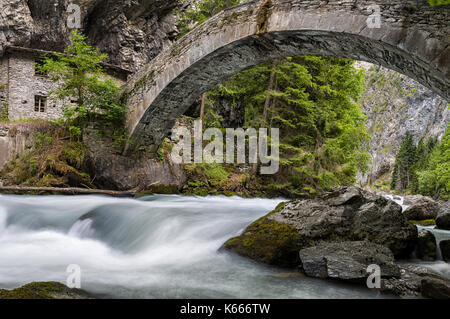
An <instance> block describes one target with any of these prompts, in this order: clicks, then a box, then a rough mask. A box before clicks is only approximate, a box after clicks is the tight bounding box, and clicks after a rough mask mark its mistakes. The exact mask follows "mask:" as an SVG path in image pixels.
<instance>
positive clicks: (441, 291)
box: [421, 278, 450, 299]
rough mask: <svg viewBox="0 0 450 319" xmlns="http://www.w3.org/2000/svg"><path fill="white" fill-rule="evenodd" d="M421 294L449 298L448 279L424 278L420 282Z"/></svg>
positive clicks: (449, 283)
mask: <svg viewBox="0 0 450 319" xmlns="http://www.w3.org/2000/svg"><path fill="white" fill-rule="evenodd" d="M421 286H422V295H423V296H424V297H428V298H432V299H450V280H446V279H443V278H442V279H438V278H424V279H423V280H422V282H421Z"/></svg>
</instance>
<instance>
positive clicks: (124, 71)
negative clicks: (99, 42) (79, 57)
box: [0, 46, 133, 75]
mask: <svg viewBox="0 0 450 319" xmlns="http://www.w3.org/2000/svg"><path fill="white" fill-rule="evenodd" d="M4 52H5V53H6V52H9V53H11V52H25V53H30V54H34V55H43V54H49V55H55V54H56V53H61V52H56V51H46V50H40V49H32V48H25V47H18V46H7V47H5V50H4ZM0 57H1V54H0ZM100 64H101V65H102V66H103V67H104V68H106V69H109V70H111V71H115V72H118V73H122V74H125V75H129V74H132V73H133V72H132V71H130V70H127V69H124V68H121V67H120V66H117V65H114V64H109V63H105V62H101V63H100Z"/></svg>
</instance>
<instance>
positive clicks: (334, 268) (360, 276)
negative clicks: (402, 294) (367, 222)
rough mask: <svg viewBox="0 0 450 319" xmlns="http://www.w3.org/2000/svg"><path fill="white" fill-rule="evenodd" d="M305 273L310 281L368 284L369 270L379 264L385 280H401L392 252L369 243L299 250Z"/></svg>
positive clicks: (341, 244)
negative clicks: (346, 281) (326, 280)
mask: <svg viewBox="0 0 450 319" xmlns="http://www.w3.org/2000/svg"><path fill="white" fill-rule="evenodd" d="M299 254H300V260H301V263H302V268H303V271H304V272H305V273H306V274H307V275H308V276H311V277H318V278H335V279H342V280H349V281H355V282H359V281H361V282H362V281H365V280H366V278H367V277H368V275H369V274H370V273H368V272H367V267H368V266H369V265H372V264H376V265H378V266H380V268H381V276H382V277H388V278H391V277H400V269H399V268H398V266H397V265H396V264H395V263H394V256H393V254H392V252H391V251H390V250H389V248H386V247H384V246H381V245H378V244H374V243H371V242H367V241H346V242H340V243H321V244H319V245H317V246H313V247H309V248H305V249H302V250H300V253H299Z"/></svg>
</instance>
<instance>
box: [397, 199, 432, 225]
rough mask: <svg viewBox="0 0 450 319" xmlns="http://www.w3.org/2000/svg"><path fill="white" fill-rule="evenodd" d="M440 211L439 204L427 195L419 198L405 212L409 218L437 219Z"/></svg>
mask: <svg viewBox="0 0 450 319" xmlns="http://www.w3.org/2000/svg"><path fill="white" fill-rule="evenodd" d="M438 213H439V204H438V203H437V202H435V201H434V200H432V199H431V198H427V197H423V198H421V199H419V200H418V201H416V202H415V203H414V204H413V205H411V206H409V207H408V208H407V209H406V210H405V211H404V212H403V214H404V215H405V217H406V218H407V219H408V220H425V219H436V217H437V215H438Z"/></svg>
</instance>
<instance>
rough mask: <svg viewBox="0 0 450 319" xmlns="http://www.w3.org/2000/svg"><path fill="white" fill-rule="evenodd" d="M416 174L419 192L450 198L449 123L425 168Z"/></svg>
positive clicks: (444, 198)
mask: <svg viewBox="0 0 450 319" xmlns="http://www.w3.org/2000/svg"><path fill="white" fill-rule="evenodd" d="M417 174H418V192H419V193H420V194H423V195H428V196H433V197H436V198H441V199H443V200H449V199H450V124H448V125H447V129H446V131H445V134H444V137H443V138H442V141H441V142H440V143H439V144H438V145H437V146H436V147H435V148H434V149H433V151H432V153H431V154H430V156H429V159H428V163H427V165H426V168H425V169H423V170H421V171H419V172H418V173H417Z"/></svg>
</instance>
